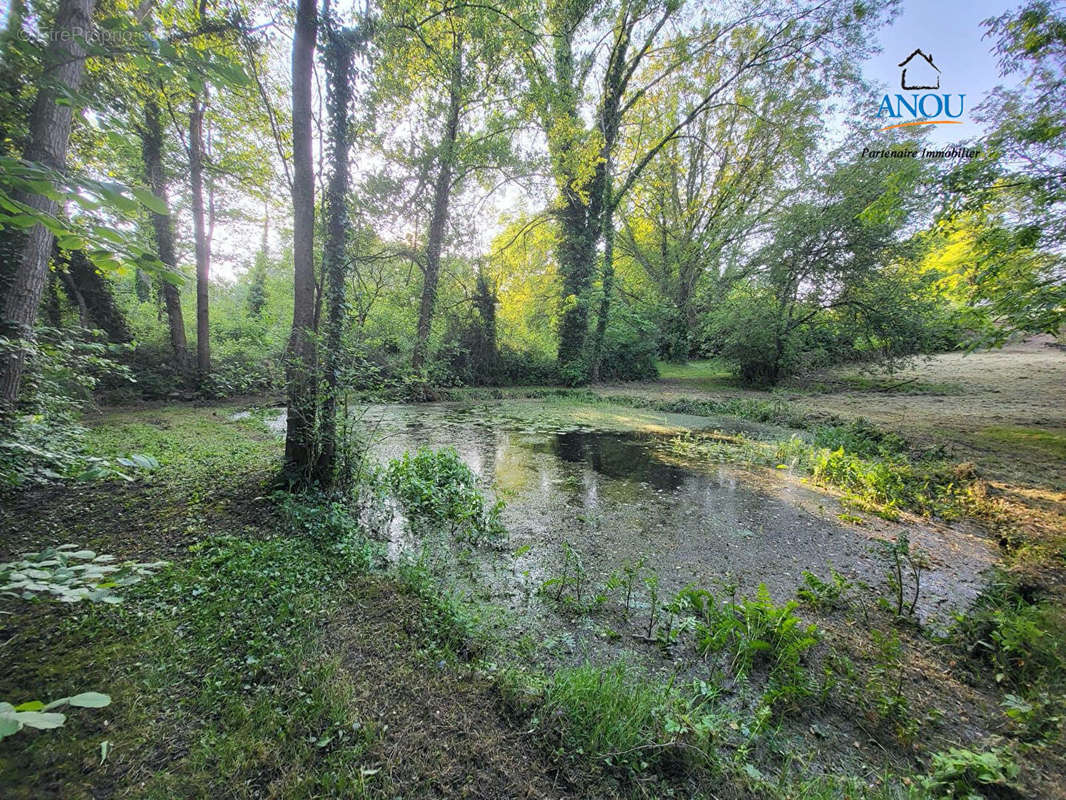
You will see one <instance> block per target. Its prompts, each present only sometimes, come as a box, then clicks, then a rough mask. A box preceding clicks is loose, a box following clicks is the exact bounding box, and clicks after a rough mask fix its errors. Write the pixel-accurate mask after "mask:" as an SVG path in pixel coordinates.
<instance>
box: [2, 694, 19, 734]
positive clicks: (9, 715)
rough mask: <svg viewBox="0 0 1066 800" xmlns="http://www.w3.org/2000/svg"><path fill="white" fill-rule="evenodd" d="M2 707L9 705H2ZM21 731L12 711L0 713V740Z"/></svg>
mask: <svg viewBox="0 0 1066 800" xmlns="http://www.w3.org/2000/svg"><path fill="white" fill-rule="evenodd" d="M3 705H9V704H8V703H4V704H3ZM20 730H22V723H21V722H19V721H18V720H17V719H16V718H15V713H14V712H13V711H0V739H4V738H6V737H8V736H10V735H11V734H13V733H18V732H19V731H20Z"/></svg>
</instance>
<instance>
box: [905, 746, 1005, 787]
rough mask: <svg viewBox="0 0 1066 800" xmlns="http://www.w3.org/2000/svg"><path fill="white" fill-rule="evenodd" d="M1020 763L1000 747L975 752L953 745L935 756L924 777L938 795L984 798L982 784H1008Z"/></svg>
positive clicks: (924, 783) (924, 781)
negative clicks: (928, 771)
mask: <svg viewBox="0 0 1066 800" xmlns="http://www.w3.org/2000/svg"><path fill="white" fill-rule="evenodd" d="M1017 775H1018V766H1017V765H1016V764H1015V763H1014V762H1013V761H1012V760H1011V759H1010V758H1009V757H1008V756H1007V754H1006V753H1004V752H1003V751H1001V750H990V751H988V752H985V753H975V752H974V751H972V750H962V749H960V748H957V747H953V748H951V749H950V750H948V751H947V752H943V753H937V754H935V755H934V756H933V761H932V769H931V771H930V773H929V775H928V776H926V778H925V779H924V780H923V781H922V783H923V786H924V788H925V789H926V790H927V791H928V792H929V793H930V795H931V796H932V797H935V798H941V797H944V798H948V797H959V798H967V800H971V799H976V800H980V798H983V797H984V796H985V795H984V792H983V791H982V787H989V786H1000V787H1002V786H1009V785H1010V782H1011V781H1012V780H1014V778H1016V777H1017Z"/></svg>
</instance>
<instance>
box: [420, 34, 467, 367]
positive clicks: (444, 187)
mask: <svg viewBox="0 0 1066 800" xmlns="http://www.w3.org/2000/svg"><path fill="white" fill-rule="evenodd" d="M452 46H453V51H452V76H451V81H450V83H449V84H448V119H447V120H446V121H445V125H444V135H443V137H442V139H441V143H440V165H439V168H438V171H437V180H436V183H435V184H434V186H433V212H432V215H431V217H430V221H429V236H428V239H427V241H426V269H425V276H424V279H423V281H422V302H421V304H420V305H419V308H418V335H417V338H416V339H415V350H414V355H413V356H412V358H411V366H413V367H414V368H415V369H421V368H422V366H423V365H424V364H425V362H426V354H427V351H428V349H429V334H430V331H431V330H432V325H433V307H434V306H435V305H436V302H437V284H438V283H439V282H440V254H441V249H442V248H443V246H444V229H445V226H446V225H447V222H448V203H449V200H450V199H451V191H452V167H453V166H454V163H455V142H456V140H457V139H458V138H459V113H460V110H461V107H462V88H463V35H462V33H461V32H460V33H456V34H455V38H454V40H453V42H452Z"/></svg>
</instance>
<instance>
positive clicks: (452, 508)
mask: <svg viewBox="0 0 1066 800" xmlns="http://www.w3.org/2000/svg"><path fill="white" fill-rule="evenodd" d="M386 480H387V482H388V485H389V486H390V487H391V489H392V490H393V492H395V494H396V496H397V498H398V499H399V501H400V503H401V504H402V505H403V507H404V510H405V511H406V512H407V513H408V515H409V516H410V517H411V518H412V519H414V520H416V521H418V522H419V523H421V524H428V525H431V526H443V527H445V528H446V529H447V530H448V532H449V535H452V536H457V537H459V538H461V539H465V540H467V541H470V542H471V543H473V544H479V543H482V542H485V541H492V540H497V539H500V538H502V537H503V535H504V534H505V531H504V528H503V525H502V523H501V522H500V514H501V513H502V511H503V508H504V504H503V501H502V500H498V501H496V502H495V503H493V504H492V505H488V504H486V502H485V497H484V495H483V494H482V492H481V489H480V487H479V486H478V480H477V476H476V475H475V474H474V473H473V471H472V470H471V469H470V467H468V466H467V465H466V464H464V463H463V461H462V460H461V459H460V458H459V454H458V453H457V452H456V451H455V450H454V449H453V448H445V449H443V450H436V451H434V450H430V449H428V448H424V447H423V448H419V450H418V452H417V453H415V455H413V456H412V455H411V454H410V453H404V455H403V457H402V458H398V459H393V460H392V461H390V462H389V464H388V467H387V468H386Z"/></svg>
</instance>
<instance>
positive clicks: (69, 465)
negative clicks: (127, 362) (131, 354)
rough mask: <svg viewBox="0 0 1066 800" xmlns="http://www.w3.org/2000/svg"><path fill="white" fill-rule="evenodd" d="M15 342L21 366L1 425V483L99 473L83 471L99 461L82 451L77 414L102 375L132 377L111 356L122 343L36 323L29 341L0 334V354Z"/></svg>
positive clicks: (122, 348) (120, 350)
mask: <svg viewBox="0 0 1066 800" xmlns="http://www.w3.org/2000/svg"><path fill="white" fill-rule="evenodd" d="M16 348H18V349H21V350H22V351H23V352H24V353H25V358H26V369H25V373H24V377H23V382H22V390H21V394H20V398H19V406H18V409H17V410H16V412H15V413H14V414H13V415H12V416H11V417H9V418H8V419H7V420H6V423H7V424H6V425H4V426H3V429H2V430H0V487H5V486H6V487H11V486H19V485H22V484H25V483H40V482H46V481H49V480H54V479H58V478H63V477H74V476H79V475H84V476H85V477H88V478H92V477H99V476H100V475H97V474H95V473H93V474H85V473H87V471H88V470H89V469H90V468H91V467H92V466H93V465H94V464H95V465H96V466H97V468H98V469H99V468H102V462H100V461H99V460H93V459H90V458H89V457H88V455H87V454H86V452H85V443H84V437H85V433H86V431H85V428H84V427H82V425H81V424H80V423H79V417H80V414H81V411H82V409H84V407H85V406H86V405H87V404H88V403H89V401H90V399H91V398H92V392H93V390H94V389H95V388H96V387H97V385H98V384H99V383H100V381H101V380H103V379H105V378H110V379H113V380H122V381H128V380H130V379H131V375H130V372H129V370H128V369H127V368H125V367H123V366H122V365H120V364H118V362H117V361H116V358H117V357H118V356H119V355H120V354H121V353H123V352H125V349H126V348H125V346H124V345H113V344H106V343H105V342H103V341H101V340H100V332H99V331H89V332H80V333H76V334H70V333H67V332H65V331H60V330H56V329H54V328H40V329H38V330H37V334H36V339H35V340H34V341H32V342H29V343H27V342H24V341H23V342H17V341H15V340H12V339H8V338H6V337H2V336H0V356H2V355H4V354H5V353H7V352H10V351H11V350H13V349H16ZM109 474H114V473H109Z"/></svg>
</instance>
